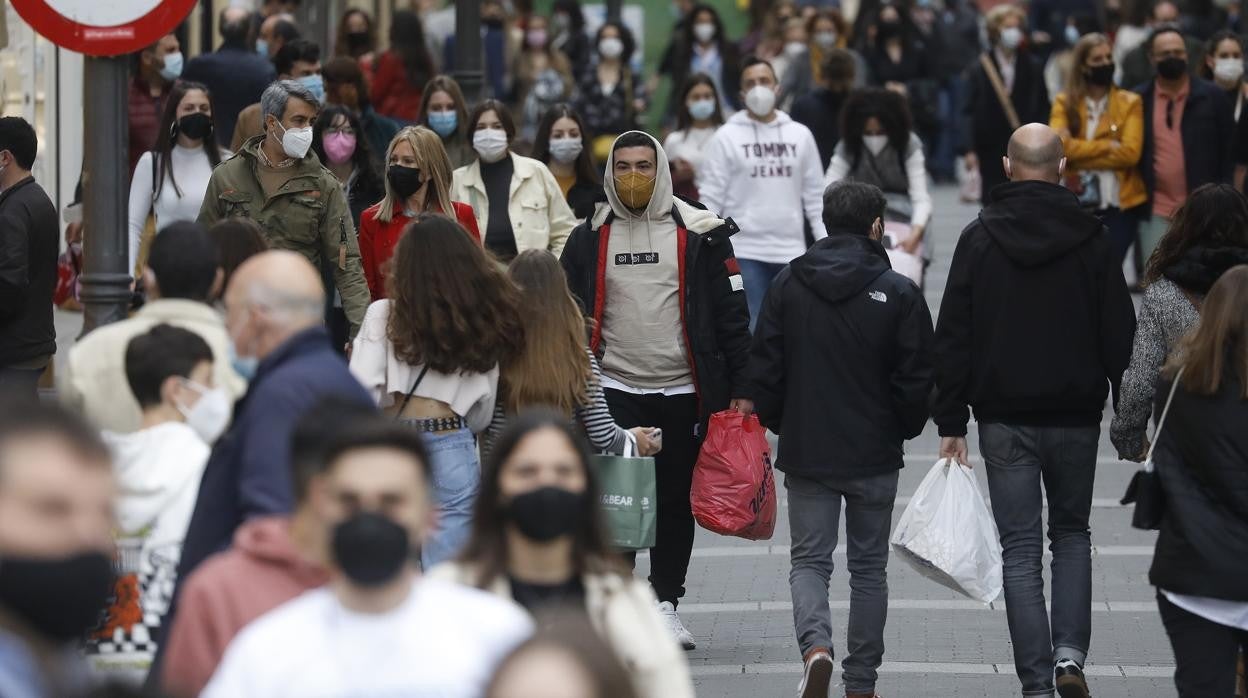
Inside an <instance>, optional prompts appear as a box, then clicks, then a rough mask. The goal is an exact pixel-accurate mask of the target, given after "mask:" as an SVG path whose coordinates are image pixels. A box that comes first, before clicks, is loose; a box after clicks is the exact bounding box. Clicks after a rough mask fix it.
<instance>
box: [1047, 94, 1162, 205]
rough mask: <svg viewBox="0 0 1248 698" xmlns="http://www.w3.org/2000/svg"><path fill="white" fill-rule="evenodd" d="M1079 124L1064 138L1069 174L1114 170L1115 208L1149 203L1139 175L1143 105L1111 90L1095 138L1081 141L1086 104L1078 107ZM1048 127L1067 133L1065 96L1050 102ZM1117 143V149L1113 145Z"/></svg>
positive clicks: (1127, 95) (1086, 114)
mask: <svg viewBox="0 0 1248 698" xmlns="http://www.w3.org/2000/svg"><path fill="white" fill-rule="evenodd" d="M1077 111H1078V114H1079V124H1077V125H1076V128H1075V130H1077V131H1078V133H1075V134H1073V135H1071V136H1066V135H1063V137H1062V145H1063V146H1064V147H1065V148H1066V169H1067V171H1068V172H1079V171H1086V170H1114V171H1116V172H1117V174H1118V207H1119V208H1121V209H1122V210H1124V211H1125V210H1126V209H1129V208H1134V207H1136V206H1139V205H1141V204H1144V203H1146V202H1147V201H1148V191H1147V190H1146V189H1145V187H1144V177H1143V176H1142V175H1141V174H1140V167H1139V166H1140V153H1141V152H1143V150H1144V102H1143V101H1142V100H1141V99H1140V96H1139V95H1137V94H1135V93H1134V92H1131V91H1130V90H1122V89H1119V88H1117V87H1111V88H1110V91H1109V105H1108V107H1107V109H1106V110H1105V114H1104V115H1103V116H1102V117H1101V120H1100V123H1098V124H1097V125H1096V137H1095V138H1093V139H1092V140H1088V139H1086V138H1082V135H1083V133H1084V130H1083V127H1082V126H1081V124H1087V121H1086V119H1087V118H1088V105H1087V102H1086V101H1084V102H1082V103H1081V104H1079V105H1078V107H1077ZM1049 126H1050V127H1052V128H1053V130H1055V131H1057V132H1058V133H1062V132H1063V131H1068V130H1070V126H1071V125H1070V120H1069V119H1068V118H1067V116H1066V93H1064V92H1063V93H1061V94H1059V95H1058V96H1057V99H1055V100H1053V110H1052V112H1051V113H1050V115H1049ZM1113 142H1117V143H1118V146H1117V147H1115V146H1114V145H1112V143H1113Z"/></svg>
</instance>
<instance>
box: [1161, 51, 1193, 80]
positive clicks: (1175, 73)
mask: <svg viewBox="0 0 1248 698" xmlns="http://www.w3.org/2000/svg"><path fill="white" fill-rule="evenodd" d="M1186 72H1187V59H1184V58H1178V57H1177V56H1171V57H1169V58H1163V59H1161V60H1160V61H1158V63H1157V74H1158V75H1160V76H1161V77H1163V78H1165V79H1167V80H1178V79H1179V78H1181V77H1183V74H1184V73H1186Z"/></svg>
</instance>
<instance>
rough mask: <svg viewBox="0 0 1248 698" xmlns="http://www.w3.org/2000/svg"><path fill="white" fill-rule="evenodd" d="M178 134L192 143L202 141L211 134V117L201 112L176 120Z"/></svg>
mask: <svg viewBox="0 0 1248 698" xmlns="http://www.w3.org/2000/svg"><path fill="white" fill-rule="evenodd" d="M178 132H179V133H181V134H182V135H184V136H186V137H187V138H190V139H191V140H193V141H199V140H203V139H205V138H207V137H208V134H210V133H212V117H211V116H208V115H207V114H205V113H203V112H202V111H201V112H195V113H194V114H187V115H186V116H184V117H182V118H181V119H178Z"/></svg>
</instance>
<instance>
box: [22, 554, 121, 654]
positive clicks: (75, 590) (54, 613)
mask: <svg viewBox="0 0 1248 698" xmlns="http://www.w3.org/2000/svg"><path fill="white" fill-rule="evenodd" d="M115 581H116V577H115V576H114V574H113V561H112V558H110V557H109V556H108V555H105V554H104V553H98V552H96V553H81V554H78V555H73V556H70V557H59V558H57V557H54V558H34V557H4V558H0V606H3V607H4V608H5V609H6V610H7V611H8V612H10V613H13V614H14V615H16V616H18V617H20V618H21V619H22V620H24V621H26V622H27V623H29V624H30V627H31V628H33V629H34V630H36V631H38V632H39V633H42V634H43V636H44V637H46V638H47V639H49V640H51V641H53V642H57V643H61V642H69V641H70V640H74V639H77V638H81V637H82V636H83V635H84V634H85V633H86V632H87V631H88V630H90V629H91V628H93V627H95V625H96V624H97V623H98V622H99V621H100V620H101V618H102V614H103V612H104V609H105V607H106V606H107V604H108V599H109V597H110V596H111V595H112V594H113V585H114V583H115Z"/></svg>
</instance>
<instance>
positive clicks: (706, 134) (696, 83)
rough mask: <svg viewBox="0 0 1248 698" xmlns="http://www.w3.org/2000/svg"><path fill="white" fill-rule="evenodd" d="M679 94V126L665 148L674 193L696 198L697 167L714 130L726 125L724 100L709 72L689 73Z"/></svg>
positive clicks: (677, 123)
mask: <svg viewBox="0 0 1248 698" xmlns="http://www.w3.org/2000/svg"><path fill="white" fill-rule="evenodd" d="M676 98H677V99H678V100H679V102H678V104H679V106H678V107H677V108H676V130H674V131H672V132H671V133H669V134H667V140H666V141H664V142H663V149H664V150H666V151H667V157H668V162H669V163H670V164H671V168H672V188H673V190H674V193H675V194H678V195H680V196H683V197H685V198H687V199H692V200H694V201H696V200H697V199H698V184H697V178H698V167H699V166H700V165H701V164H702V159H703V158H704V157H706V148H707V146H708V145H709V144H710V142H711V138H713V137H714V136H715V131H717V130H718V129H719V127H720V126H723V125H724V112H723V106H722V105H723V102H722V101H721V100H720V98H719V94H718V93H716V92H715V81H714V80H712V79H711V77H710V76H709V75H707V74H706V73H694V74H693V75H690V76H689V79H688V81H686V82H685V84H684V86H682V87H681V90H680V92H679V93H678V94H677V95H676Z"/></svg>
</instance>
